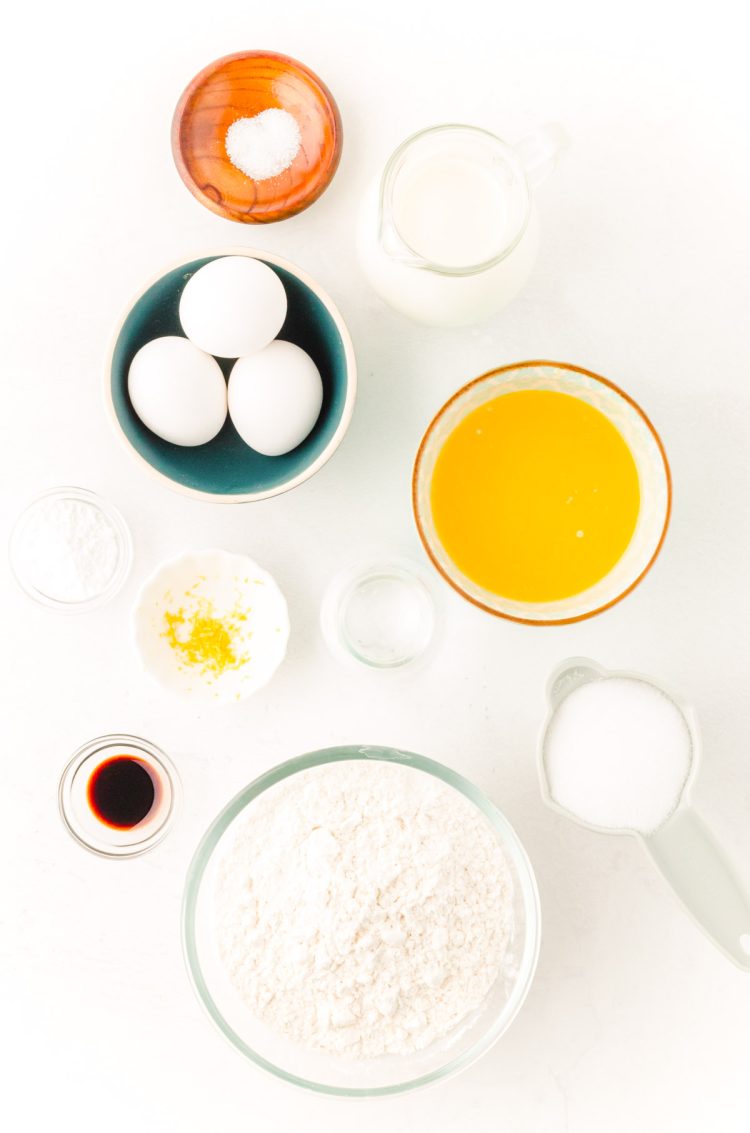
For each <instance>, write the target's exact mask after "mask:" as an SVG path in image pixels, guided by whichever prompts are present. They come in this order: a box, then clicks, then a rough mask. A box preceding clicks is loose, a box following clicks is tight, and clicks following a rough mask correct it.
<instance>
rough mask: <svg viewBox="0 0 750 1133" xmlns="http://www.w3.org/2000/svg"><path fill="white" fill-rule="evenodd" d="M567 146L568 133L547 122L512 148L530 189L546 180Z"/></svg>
mask: <svg viewBox="0 0 750 1133" xmlns="http://www.w3.org/2000/svg"><path fill="white" fill-rule="evenodd" d="M569 145H570V138H569V136H568V133H567V131H566V129H565V128H564V126H561V125H560V123H559V122H548V123H547V125H546V126H540V127H539V129H538V130H535V131H534V133H533V134H529V135H528V137H526V138H522V139H521V141H520V142H517V143H516V145H515V146H514V147H513V148H514V149H515V151H516V153H517V154H518V156H519V157H520V159H521V164H522V165H523V167H524V169H525V170H526V177H527V179H528V182H529V184H530V185H531V186H532V188H536V186H537V185H541V183H542V181H546V180H547V178H548V177H549V175H550V173H552V172H553V171H554V169H555V166H556V165H557V163H558V161H559V160H560V157H561V155H562V153H563V152H564V150H566V149H567V148H568V146H569Z"/></svg>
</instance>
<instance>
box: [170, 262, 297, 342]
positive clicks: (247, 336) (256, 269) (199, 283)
mask: <svg viewBox="0 0 750 1133" xmlns="http://www.w3.org/2000/svg"><path fill="white" fill-rule="evenodd" d="M286 305H287V304H286V291H285V290H284V284H283V283H282V282H281V280H280V279H279V277H278V275H277V274H276V272H275V271H272V269H271V268H270V267H269V266H268V264H264V263H263V262H262V261H261V260H255V259H253V258H252V257H250V256H224V257H222V258H221V259H218V260H212V261H211V263H210V264H205V265H204V266H203V267H202V268H199V269H198V271H197V272H196V273H195V275H194V276H191V278H190V279H189V280H188V281H187V283H186V284H185V288H184V290H183V292H182V295H181V297H180V322H181V323H182V329H183V330H184V332H185V334H186V335H187V336H188V338H189V339H190V341H191V342H194V343H195V345H196V346H199V347H200V348H201V350H205V351H206V352H207V353H208V354H215V355H216V356H217V357H218V358H241V357H242V356H243V355H245V354H254V353H255V351H256V350H262V349H263V347H264V346H267V345H268V343H269V342H270V341H271V339H273V338H275V337H276V335H277V334H278V333H279V331H280V330H281V327H282V324H283V322H284V319H285V318H286Z"/></svg>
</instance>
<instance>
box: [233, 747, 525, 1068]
mask: <svg viewBox="0 0 750 1133" xmlns="http://www.w3.org/2000/svg"><path fill="white" fill-rule="evenodd" d="M216 918H217V920H216V928H217V936H218V945H219V953H220V955H221V958H222V960H223V962H224V964H225V966H226V968H227V971H228V974H229V977H230V979H231V982H232V983H233V985H234V987H235V988H236V990H237V991H238V992H239V994H240V995H241V997H242V998H243V999H244V1000H245V1002H246V1003H247V1005H248V1007H249V1008H250V1009H251V1011H252V1012H253V1014H255V1015H256V1016H257V1017H258V1018H259V1019H261V1020H262V1021H263V1022H264V1023H266V1024H268V1025H269V1026H270V1027H272V1028H274V1029H275V1030H277V1031H279V1032H282V1033H283V1034H285V1035H287V1036H288V1037H289V1038H290V1039H292V1040H294V1041H297V1042H299V1043H303V1044H305V1045H307V1046H311V1047H315V1048H317V1049H320V1050H324V1051H327V1052H330V1053H333V1054H336V1055H340V1056H344V1057H347V1058H353V1059H362V1058H370V1057H376V1056H378V1055H382V1054H386V1053H390V1054H397V1055H398V1054H405V1053H408V1052H411V1051H417V1050H422V1049H424V1048H425V1047H427V1046H428V1045H429V1044H430V1043H432V1042H434V1041H435V1040H436V1039H439V1038H441V1037H443V1036H445V1035H447V1034H448V1033H449V1032H450V1031H451V1030H452V1029H453V1028H454V1027H456V1025H457V1024H458V1023H460V1022H461V1021H462V1020H465V1019H466V1017H467V1016H468V1015H469V1014H470V1013H471V1012H473V1011H475V1010H476V1009H477V1008H478V1007H480V1006H481V1005H482V1003H483V1002H484V1000H485V997H486V996H487V993H488V992H489V991H490V989H491V988H492V986H493V984H494V983H495V981H496V980H497V979H498V977H499V976H501V975H508V976H510V974H511V960H510V958H509V956H508V952H509V948H508V946H509V944H510V941H511V939H512V933H513V887H512V879H511V875H510V870H509V866H508V863H507V861H506V858H505V855H504V853H503V851H502V849H501V847H500V845H499V843H498V841H497V838H496V835H495V833H494V832H493V830H492V828H491V826H490V825H489V822H488V821H487V819H486V818H485V816H484V815H483V814H482V812H481V811H480V810H479V809H478V808H477V807H476V806H475V805H474V804H473V803H471V802H470V801H469V800H468V799H467V798H465V797H464V796H463V795H461V794H460V793H459V792H458V791H456V790H455V789H453V788H452V787H449V786H448V785H447V784H445V783H443V782H441V781H440V780H438V779H435V778H433V777H432V776H431V775H428V774H426V773H425V772H422V771H419V770H417V769H415V768H410V767H406V766H403V765H401V764H395V763H388V762H384V761H382V760H353V761H344V762H338V763H329V764H324V765H322V766H319V767H314V768H310V769H309V770H307V771H303V772H300V773H299V774H297V775H293V776H291V777H290V778H288V779H285V780H283V781H282V782H281V783H279V784H278V785H277V786H275V787H273V788H271V789H269V790H268V791H266V792H265V793H263V794H262V795H261V796H260V797H259V798H258V799H257V800H256V801H255V802H254V803H253V804H251V805H250V807H249V808H248V810H247V811H246V812H245V813H244V814H243V817H242V818H241V819H240V820H239V821H238V826H237V829H236V833H235V835H234V838H233V841H232V843H231V844H230V846H229V847H228V849H227V851H226V854H225V856H224V858H223V859H222V861H221V863H220V867H219V875H218V883H217V891H216Z"/></svg>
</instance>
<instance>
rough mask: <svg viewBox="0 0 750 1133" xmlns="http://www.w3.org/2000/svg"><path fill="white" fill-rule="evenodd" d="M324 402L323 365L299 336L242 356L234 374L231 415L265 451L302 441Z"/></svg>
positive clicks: (281, 450) (283, 449) (279, 451)
mask: <svg viewBox="0 0 750 1133" xmlns="http://www.w3.org/2000/svg"><path fill="white" fill-rule="evenodd" d="M322 404H323V382H322V381H321V378H320V371H319V370H318V367H317V366H316V365H315V363H314V362H313V360H312V358H311V357H310V355H309V354H306V353H305V351H304V350H302V349H300V347H299V346H295V345H294V343H293V342H284V341H283V339H280V338H277V339H276V340H275V341H274V342H271V343H269V345H268V346H266V348H265V350H261V351H259V352H258V353H257V354H252V355H251V356H250V357H249V358H240V359H239V360H238V361H237V362H235V364H234V366H233V367H232V372H231V374H230V375H229V416H230V417H231V418H232V422H233V424H234V427H235V429H236V430H237V432H238V433H239V434H240V436H241V437H242V439H243V441H244V442H245V444H248V445H250V447H251V448H254V449H255V450H256V452H261V453H263V455H264V456H281V455H282V454H283V453H285V452H291V450H292V449H293V448H296V447H297V445H299V444H302V441H304V439H305V437H306V436H307V435H308V433H309V432H310V431H311V429H312V427H313V425H314V424H315V422H316V421H317V419H318V417H319V415H320V407H321V405H322Z"/></svg>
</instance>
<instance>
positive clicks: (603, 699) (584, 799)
mask: <svg viewBox="0 0 750 1133" xmlns="http://www.w3.org/2000/svg"><path fill="white" fill-rule="evenodd" d="M691 759H692V741H691V737H690V730H689V728H688V725H687V722H686V720H685V717H684V716H683V714H682V712H681V711H680V709H679V708H678V706H677V705H676V704H675V703H674V701H673V700H670V698H669V697H668V696H667V695H666V694H665V693H663V692H662V691H661V690H660V689H658V688H656V687H655V686H654V685H652V684H649V683H648V682H647V681H641V680H637V679H634V678H630V677H610V678H607V679H604V680H595V681H590V682H589V683H587V684H584V685H581V686H580V687H579V688H577V689H574V690H573V692H571V693H570V694H569V695H568V696H566V698H565V700H563V702H562V704H561V705H560V707H559V708H558V709H557V711H556V712H555V715H554V717H553V719H552V723H551V725H550V728H549V731H548V733H547V737H546V741H545V750H544V762H545V769H546V773H547V781H548V784H549V790H550V794H551V795H552V798H553V799H554V800H555V802H557V803H559V805H560V806H562V807H565V809H566V810H568V811H570V812H571V814H574V815H576V816H577V817H578V818H581V819H583V821H584V822H589V823H591V825H592V826H604V827H610V828H613V829H628V830H638V831H640V832H641V833H643V834H648V833H650V832H651V831H653V830H655V829H656V828H657V827H658V826H661V824H662V823H663V822H664V821H665V820H666V819H667V818H668V817H669V815H670V814H671V813H672V811H673V810H674V809H675V807H676V806H677V804H678V802H679V800H680V795H681V794H682V789H683V787H684V785H685V781H686V779H687V777H688V774H689V772H690V764H691Z"/></svg>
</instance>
